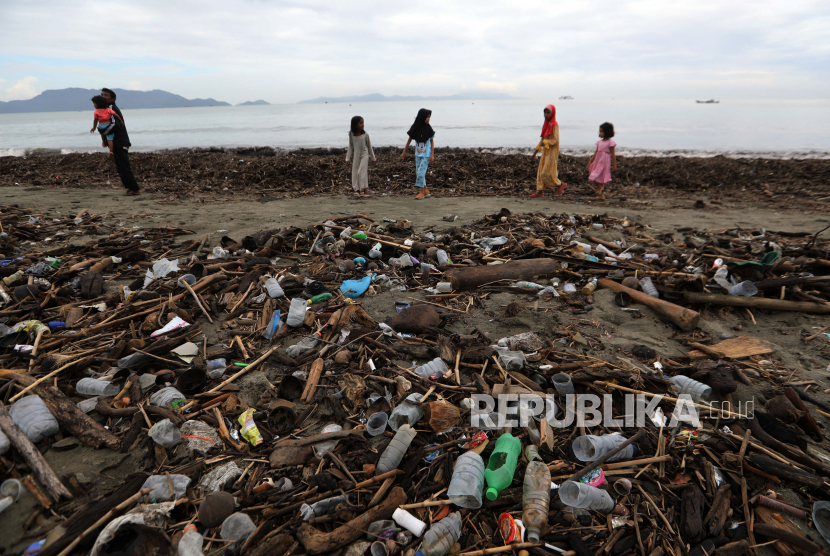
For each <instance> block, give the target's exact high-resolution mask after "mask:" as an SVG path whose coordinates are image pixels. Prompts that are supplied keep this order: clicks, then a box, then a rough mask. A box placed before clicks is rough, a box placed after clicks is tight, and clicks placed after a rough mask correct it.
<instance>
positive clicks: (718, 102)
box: [695, 98, 720, 104]
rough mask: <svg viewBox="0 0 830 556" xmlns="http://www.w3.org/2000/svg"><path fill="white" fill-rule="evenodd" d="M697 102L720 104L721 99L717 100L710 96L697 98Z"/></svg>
mask: <svg viewBox="0 0 830 556" xmlns="http://www.w3.org/2000/svg"><path fill="white" fill-rule="evenodd" d="M695 102H697V103H698V104H720V101H719V100H715V99H713V98H710V99H709V100H697V101H695Z"/></svg>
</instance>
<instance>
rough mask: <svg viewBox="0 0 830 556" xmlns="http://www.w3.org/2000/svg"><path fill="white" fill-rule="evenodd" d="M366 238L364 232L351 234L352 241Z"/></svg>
mask: <svg viewBox="0 0 830 556" xmlns="http://www.w3.org/2000/svg"><path fill="white" fill-rule="evenodd" d="M367 237H368V236H367V235H366V232H357V233H356V234H352V239H366V238H367Z"/></svg>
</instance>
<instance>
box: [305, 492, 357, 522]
mask: <svg viewBox="0 0 830 556" xmlns="http://www.w3.org/2000/svg"><path fill="white" fill-rule="evenodd" d="M345 501H347V498H346V496H334V497H332V498H326V499H325V500H320V501H319V502H315V503H314V504H311V505H308V504H303V505H302V506H300V517H301V518H302V519H303V521H308V520H309V519H311V518H312V517H320V516H324V515H329V514H331V513H334V510H336V509H337V506H338V504H341V503H343V502H345Z"/></svg>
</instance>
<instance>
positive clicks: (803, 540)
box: [753, 523, 821, 554]
mask: <svg viewBox="0 0 830 556" xmlns="http://www.w3.org/2000/svg"><path fill="white" fill-rule="evenodd" d="M753 528H754V530H755V532H756V533H758V534H759V535H763V536H765V537H766V538H768V539H779V540H782V541H784V542H788V543H790V544H792V545H794V546H797V547H799V548H802V549H804V550H806V551H807V553H808V554H817V553H818V552H820V551H821V547H820V546H819V545H817V544H816V543H814V542H813V541H811V540H810V539H808V538H807V537H805V536H804V535H802V534H800V533H796V532H795V531H791V530H789V529H784V528H782V527H776V526H774V525H767V524H766V523H756V524H755V525H754V526H753Z"/></svg>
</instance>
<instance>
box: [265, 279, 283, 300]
mask: <svg viewBox="0 0 830 556" xmlns="http://www.w3.org/2000/svg"><path fill="white" fill-rule="evenodd" d="M263 286H264V287H265V291H267V292H268V297H270V298H276V297H282V296H284V295H285V292H284V291H282V286H280V283H279V282H277V279H276V278H268V279H267V280H266V281H265V284H263Z"/></svg>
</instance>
